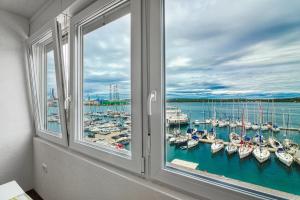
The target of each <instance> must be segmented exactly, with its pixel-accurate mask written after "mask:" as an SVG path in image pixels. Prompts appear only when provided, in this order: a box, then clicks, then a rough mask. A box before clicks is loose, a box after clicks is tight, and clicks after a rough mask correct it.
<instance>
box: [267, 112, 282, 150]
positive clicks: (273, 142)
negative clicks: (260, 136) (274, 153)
mask: <svg viewBox="0 0 300 200" xmlns="http://www.w3.org/2000/svg"><path fill="white" fill-rule="evenodd" d="M282 120H283V124H284V114H283V117H282ZM268 142H269V144H270V146H271V147H272V148H274V149H278V148H282V144H281V143H280V142H279V141H278V140H277V139H276V138H275V137H274V135H273V130H272V137H269V139H268Z"/></svg>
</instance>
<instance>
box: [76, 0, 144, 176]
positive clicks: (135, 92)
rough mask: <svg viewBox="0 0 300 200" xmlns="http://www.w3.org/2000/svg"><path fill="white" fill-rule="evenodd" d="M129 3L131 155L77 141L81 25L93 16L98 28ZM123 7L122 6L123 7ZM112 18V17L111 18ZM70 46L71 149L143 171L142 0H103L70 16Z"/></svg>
mask: <svg viewBox="0 0 300 200" xmlns="http://www.w3.org/2000/svg"><path fill="white" fill-rule="evenodd" d="M125 4H128V6H129V7H128V8H129V11H130V14H131V70H130V71H131V121H132V135H131V155H129V154H128V153H127V152H126V151H123V152H121V151H119V150H116V149H113V148H110V147H106V146H104V145H103V146H100V145H92V144H90V143H88V142H84V141H82V140H79V139H78V138H80V137H81V135H82V119H81V118H82V75H83V73H82V69H83V62H82V57H83V55H82V35H83V33H82V27H83V26H84V25H85V24H88V22H90V21H91V20H93V19H96V20H97V21H98V20H99V21H100V23H98V22H96V23H95V22H93V24H92V25H91V26H90V24H89V25H88V26H89V28H91V30H94V29H96V28H99V27H100V28H101V25H100V24H101V19H102V18H103V16H105V13H108V12H109V11H111V9H113V8H116V7H118V6H124V5H125ZM124 9H125V8H124ZM124 14H125V13H124V12H123V8H122V9H120V10H117V11H116V12H114V13H113V14H108V17H107V19H108V20H114V19H118V18H119V17H120V16H123V15H124ZM110 17H112V18H113V19H110ZM70 39H71V42H70V49H71V52H70V54H71V58H70V63H71V67H72V69H71V76H70V80H71V85H70V91H71V110H70V118H71V123H70V133H71V134H70V148H71V149H73V150H75V151H79V152H81V153H84V154H86V155H88V156H90V157H93V158H95V159H99V160H101V161H104V162H106V163H109V164H112V165H114V166H116V167H119V168H123V169H126V170H128V171H131V172H134V173H137V174H142V173H143V172H144V159H143V156H142V94H141V90H142V79H141V71H142V70H141V66H142V64H141V0H130V1H128V0H117V1H112V0H103V1H96V2H95V3H93V4H91V5H90V6H89V7H87V8H86V9H84V10H82V11H81V12H80V13H78V14H77V15H75V16H73V17H72V18H71V26H70Z"/></svg>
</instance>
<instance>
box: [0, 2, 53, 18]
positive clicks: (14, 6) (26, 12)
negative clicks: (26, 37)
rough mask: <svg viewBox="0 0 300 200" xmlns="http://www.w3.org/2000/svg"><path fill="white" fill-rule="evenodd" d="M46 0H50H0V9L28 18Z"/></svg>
mask: <svg viewBox="0 0 300 200" xmlns="http://www.w3.org/2000/svg"><path fill="white" fill-rule="evenodd" d="M48 1H52V0H0V9H3V10H6V11H9V12H12V13H14V14H18V15H21V16H23V17H26V18H28V19H29V18H31V17H32V16H33V15H34V14H35V13H36V12H37V11H38V10H39V9H40V8H41V7H42V6H43V5H44V4H45V3H47V2H48Z"/></svg>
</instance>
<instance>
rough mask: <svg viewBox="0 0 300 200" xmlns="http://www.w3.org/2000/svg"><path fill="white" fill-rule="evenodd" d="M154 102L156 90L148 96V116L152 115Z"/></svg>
mask: <svg viewBox="0 0 300 200" xmlns="http://www.w3.org/2000/svg"><path fill="white" fill-rule="evenodd" d="M154 101H156V90H152V91H151V92H150V94H149V96H148V115H149V116H151V115H152V102H154Z"/></svg>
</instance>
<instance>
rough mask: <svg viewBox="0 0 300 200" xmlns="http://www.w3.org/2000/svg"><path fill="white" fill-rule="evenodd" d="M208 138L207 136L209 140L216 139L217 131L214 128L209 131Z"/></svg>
mask: <svg viewBox="0 0 300 200" xmlns="http://www.w3.org/2000/svg"><path fill="white" fill-rule="evenodd" d="M206 138H207V139H208V140H214V139H216V131H215V129H214V128H212V129H211V130H210V131H209V132H208V133H207V135H206Z"/></svg>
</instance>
